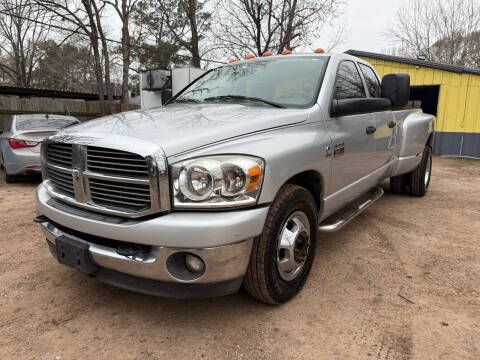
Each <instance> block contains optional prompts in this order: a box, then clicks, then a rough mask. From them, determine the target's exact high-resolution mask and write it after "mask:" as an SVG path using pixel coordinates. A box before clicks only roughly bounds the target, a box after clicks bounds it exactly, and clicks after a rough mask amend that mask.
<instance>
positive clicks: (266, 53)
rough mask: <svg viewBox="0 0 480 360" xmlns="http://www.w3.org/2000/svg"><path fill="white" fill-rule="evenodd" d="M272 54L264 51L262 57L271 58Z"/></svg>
mask: <svg viewBox="0 0 480 360" xmlns="http://www.w3.org/2000/svg"><path fill="white" fill-rule="evenodd" d="M272 55H273V54H272V53H271V52H270V51H265V52H264V53H263V56H272Z"/></svg>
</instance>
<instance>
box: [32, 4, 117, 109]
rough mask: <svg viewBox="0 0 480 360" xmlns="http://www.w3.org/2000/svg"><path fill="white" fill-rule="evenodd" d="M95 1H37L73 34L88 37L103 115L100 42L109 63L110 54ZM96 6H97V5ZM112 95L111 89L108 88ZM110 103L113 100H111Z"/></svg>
mask: <svg viewBox="0 0 480 360" xmlns="http://www.w3.org/2000/svg"><path fill="white" fill-rule="evenodd" d="M94 2H95V0H81V1H80V2H78V1H75V2H72V1H68V0H36V3H37V4H38V5H39V6H42V7H43V8H44V9H45V10H47V11H48V12H50V13H51V14H52V15H55V16H57V17H59V18H60V21H61V22H62V23H64V22H67V23H69V24H70V25H71V26H73V28H72V30H71V33H76V32H80V33H81V34H84V35H86V36H88V38H89V40H90V47H91V48H92V50H93V58H94V69H95V77H96V82H97V85H98V90H99V91H98V93H99V98H100V110H101V112H102V113H103V114H105V113H106V108H105V94H104V89H105V81H104V78H103V76H104V63H103V62H102V55H101V53H100V41H99V40H101V43H102V44H103V47H104V51H103V55H104V57H105V61H109V59H108V52H107V51H106V50H105V47H106V39H105V34H104V33H103V30H102V27H101V21H100V20H101V16H100V13H99V12H100V9H98V8H96V6H94ZM95 5H96V4H95ZM107 70H108V71H107V72H106V78H107V82H108V83H110V79H109V69H107ZM108 88H109V91H110V94H111V89H110V86H109V87H108ZM109 99H110V101H111V100H112V98H111V97H110V98H109Z"/></svg>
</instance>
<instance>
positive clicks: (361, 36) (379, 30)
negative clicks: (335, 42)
mask: <svg viewBox="0 0 480 360" xmlns="http://www.w3.org/2000/svg"><path fill="white" fill-rule="evenodd" d="M405 1H406V0H349V1H348V5H347V7H346V12H345V14H344V15H343V16H342V18H341V19H340V22H343V23H345V24H346V41H345V43H343V44H342V45H340V46H338V48H336V49H335V50H336V51H345V50H349V49H354V50H363V51H372V52H382V51H384V50H386V49H388V48H392V47H393V46H395V44H394V43H392V41H391V40H389V39H387V38H386V37H385V35H384V33H385V32H386V31H387V30H388V29H389V27H390V24H391V23H392V22H393V20H394V19H395V15H396V12H397V9H398V8H399V7H400V6H401V5H402V4H403V3H405ZM331 31H332V30H328V32H331ZM328 37H329V35H328V34H327V35H326V36H325V39H323V37H322V39H319V40H317V41H315V42H314V47H315V48H316V47H325V48H327V47H328ZM323 42H326V43H327V44H323Z"/></svg>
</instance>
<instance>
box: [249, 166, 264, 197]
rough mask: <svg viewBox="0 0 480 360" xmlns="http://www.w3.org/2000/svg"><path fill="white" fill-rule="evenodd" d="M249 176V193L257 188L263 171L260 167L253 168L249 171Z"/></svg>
mask: <svg viewBox="0 0 480 360" xmlns="http://www.w3.org/2000/svg"><path fill="white" fill-rule="evenodd" d="M248 175H249V176H250V184H249V185H248V187H247V190H246V191H247V192H248V191H250V190H252V189H255V186H257V185H258V184H259V182H260V180H261V179H262V169H261V168H260V166H255V167H253V168H250V169H248Z"/></svg>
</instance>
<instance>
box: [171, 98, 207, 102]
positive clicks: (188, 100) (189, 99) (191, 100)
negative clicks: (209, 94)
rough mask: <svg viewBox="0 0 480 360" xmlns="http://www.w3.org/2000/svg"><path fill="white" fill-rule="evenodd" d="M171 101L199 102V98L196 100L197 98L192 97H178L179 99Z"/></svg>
mask: <svg viewBox="0 0 480 360" xmlns="http://www.w3.org/2000/svg"><path fill="white" fill-rule="evenodd" d="M173 102H176V103H177V102H178V103H187V102H188V103H199V102H200V100H197V99H192V98H179V99H175V100H174V101H173Z"/></svg>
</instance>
